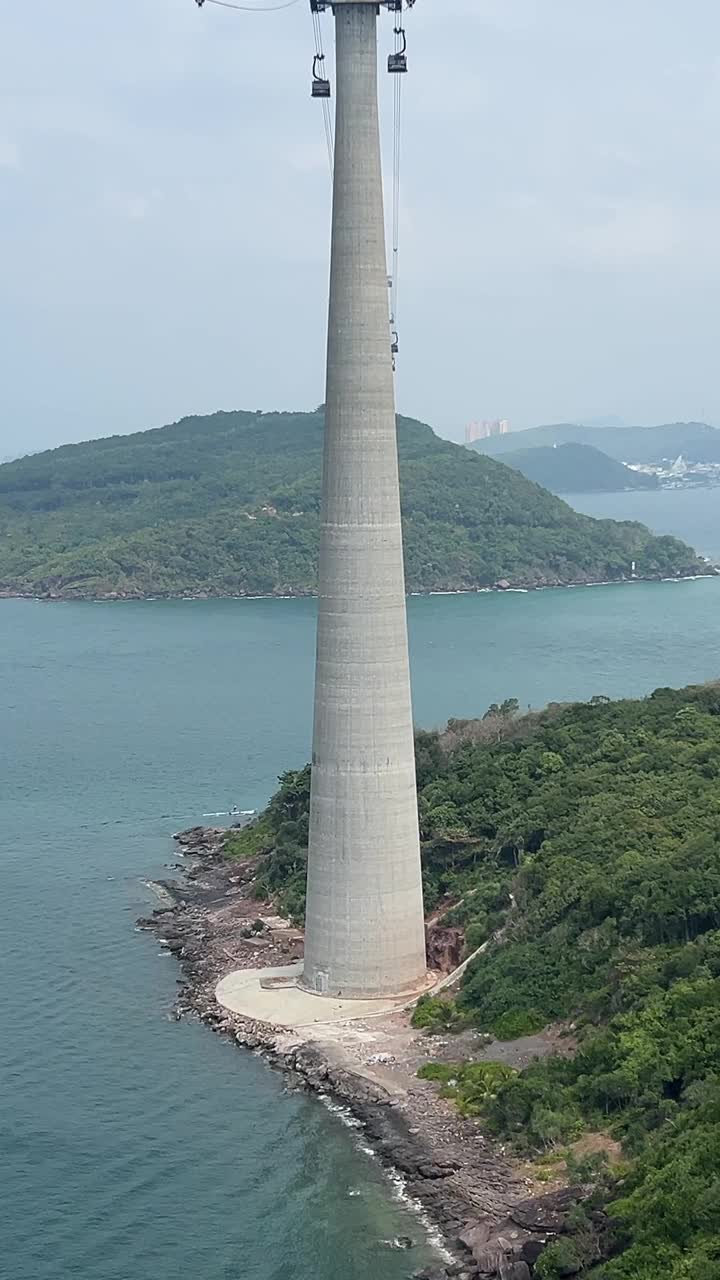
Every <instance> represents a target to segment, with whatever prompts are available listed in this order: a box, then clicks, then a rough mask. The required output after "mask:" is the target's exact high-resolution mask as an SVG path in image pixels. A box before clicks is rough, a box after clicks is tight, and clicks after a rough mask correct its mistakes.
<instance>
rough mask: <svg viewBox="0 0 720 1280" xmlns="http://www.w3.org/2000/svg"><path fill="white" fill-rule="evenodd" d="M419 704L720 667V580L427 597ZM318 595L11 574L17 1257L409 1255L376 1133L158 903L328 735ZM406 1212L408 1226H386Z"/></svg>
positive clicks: (12, 1142) (97, 1278)
mask: <svg viewBox="0 0 720 1280" xmlns="http://www.w3.org/2000/svg"><path fill="white" fill-rule="evenodd" d="M409 611H410V628H411V645H412V654H413V679H414V690H415V708H416V718H417V720H418V722H419V723H422V724H425V725H432V724H439V723H441V722H444V721H445V720H446V719H447V718H448V717H449V716H453V715H455V716H467V715H473V714H482V712H483V711H484V710H485V708H486V707H487V705H488V703H489V702H491V701H496V700H499V699H502V698H505V697H513V696H515V697H518V698H519V700H520V702H521V704H522V705H527V704H529V703H532V704H533V705H535V706H538V705H542V704H543V703H544V702H547V701H548V700H550V699H559V700H564V699H569V698H578V697H589V696H591V695H592V694H594V693H602V694H608V695H632V694H641V693H645V692H648V691H650V690H651V689H652V688H653V687H655V686H657V685H667V684H683V683H688V682H691V681H700V680H705V679H709V678H711V677H714V676H718V675H720V580H718V579H715V580H705V581H696V582H686V583H679V584H662V585H648V584H637V585H633V586H627V587H604V588H602V589H598V590H587V589H584V588H578V589H572V590H565V591H547V592H542V593H537V594H529V595H522V594H513V595H507V596H503V595H491V594H486V595H477V596H458V597H443V598H437V597H436V598H432V599H413V600H412V601H411V602H410V606H409ZM314 619H315V606H314V602H312V601H309V600H295V601H262V600H261V601H216V602H212V601H207V602H199V601H198V602H182V601H175V602H146V603H130V604H98V605H93V604H37V603H33V602H26V601H0V823H1V828H0V829H1V830H2V834H3V841H2V849H1V851H0V859H1V860H2V879H3V893H2V896H1V897H0V940H1V941H0V947H1V948H2V951H1V954H2V960H3V964H2V976H3V1019H2V1032H3V1034H2V1037H1V1038H0V1141H1V1143H2V1154H3V1174H4V1177H3V1196H2V1198H1V1199H0V1239H2V1245H3V1262H4V1270H5V1272H6V1273H7V1275H8V1276H12V1277H13V1280H67V1278H72V1280H171V1278H172V1280H177V1278H178V1277H187V1280H241V1278H242V1280H281V1278H282V1280H336V1277H338V1276H342V1277H343V1280H361V1278H362V1280H365V1278H366V1277H367V1276H370V1275H372V1276H373V1277H374V1278H376V1280H401V1278H404V1277H406V1276H408V1275H409V1274H411V1273H412V1271H413V1270H414V1269H416V1268H417V1267H420V1266H424V1265H427V1264H428V1263H429V1262H430V1261H431V1260H432V1256H433V1255H432V1251H431V1248H430V1246H429V1244H428V1242H427V1240H426V1238H425V1233H424V1230H423V1228H422V1226H421V1224H420V1223H419V1221H418V1219H417V1218H416V1217H415V1216H414V1215H413V1214H412V1213H411V1212H410V1211H409V1210H408V1209H406V1208H404V1207H403V1206H402V1204H401V1203H400V1202H399V1201H398V1200H397V1199H395V1198H393V1190H392V1186H391V1184H390V1182H389V1181H388V1180H387V1179H386V1178H385V1176H384V1175H383V1174H382V1172H381V1170H380V1168H379V1166H378V1165H377V1163H376V1162H375V1161H374V1160H372V1159H371V1158H370V1157H369V1156H368V1155H367V1154H366V1153H364V1152H363V1151H362V1150H360V1149H359V1147H358V1143H357V1135H356V1134H355V1133H354V1132H353V1131H352V1130H351V1129H348V1128H347V1127H346V1126H345V1125H344V1124H343V1123H342V1119H341V1118H340V1117H339V1116H338V1115H336V1114H333V1112H332V1111H330V1110H328V1109H327V1108H326V1107H323V1106H322V1105H321V1104H320V1103H319V1102H318V1101H317V1100H315V1099H311V1098H307V1097H304V1096H302V1095H297V1094H288V1093H287V1092H286V1091H285V1086H284V1082H283V1079H282V1077H281V1076H279V1075H278V1074H276V1073H273V1072H272V1071H270V1070H269V1069H268V1068H267V1067H266V1066H265V1065H264V1064H263V1063H262V1062H261V1061H260V1060H259V1059H257V1058H255V1057H253V1056H252V1055H249V1054H246V1053H241V1052H239V1051H237V1050H235V1049H234V1048H232V1047H231V1046H230V1045H229V1044H227V1043H225V1042H224V1041H222V1040H220V1039H219V1038H216V1037H213V1036H212V1035H211V1034H210V1033H209V1032H208V1031H207V1030H205V1029H204V1028H202V1027H200V1026H199V1025H197V1024H193V1023H184V1022H183V1023H180V1024H176V1023H175V1022H173V1021H170V1020H169V1018H168V1014H169V1010H170V1008H171V1005H172V1002H173V998H174V994H175V990H176V980H177V977H178V972H177V969H176V966H175V964H174V962H173V961H172V960H171V959H170V958H169V957H167V956H164V955H161V954H159V952H158V947H157V944H156V943H155V942H154V941H153V940H152V938H151V937H149V936H148V935H147V934H138V933H136V932H135V931H134V922H135V919H136V917H137V916H138V915H140V914H143V913H146V912H147V910H148V909H149V908H150V907H152V906H154V905H156V903H155V899H154V897H153V895H152V892H151V890H150V889H149V888H148V887H147V886H146V885H145V884H144V883H143V881H144V880H146V879H152V878H153V877H155V876H163V875H167V874H168V871H167V869H166V868H165V867H164V865H163V864H164V863H166V862H168V861H172V860H174V857H175V852H174V849H173V846H172V843H171V841H170V838H169V837H170V834H171V833H172V831H174V830H176V829H178V828H179V827H182V826H186V825H189V824H190V823H192V822H196V821H200V820H201V818H202V814H203V813H206V812H216V811H219V810H223V809H229V808H230V807H231V805H233V804H237V805H238V807H239V808H241V809H248V808H255V807H257V806H259V805H261V804H262V803H263V801H264V800H265V799H266V798H267V796H268V794H269V792H270V791H271V789H272V787H273V784H274V780H275V777H276V775H277V774H278V773H279V772H280V771H281V770H282V769H285V768H288V767H290V766H293V765H297V764H300V763H302V762H304V761H305V760H306V758H307V756H308V752H309V741H310V717H311V703H312V687H311V682H312V662H313V648H314ZM399 1236H411V1237H412V1238H413V1240H414V1241H415V1242H416V1245H415V1248H414V1249H413V1250H412V1251H410V1252H404V1251H401V1250H397V1249H393V1248H391V1247H389V1246H388V1245H387V1244H386V1243H383V1242H384V1241H391V1240H393V1239H394V1238H396V1237H399Z"/></svg>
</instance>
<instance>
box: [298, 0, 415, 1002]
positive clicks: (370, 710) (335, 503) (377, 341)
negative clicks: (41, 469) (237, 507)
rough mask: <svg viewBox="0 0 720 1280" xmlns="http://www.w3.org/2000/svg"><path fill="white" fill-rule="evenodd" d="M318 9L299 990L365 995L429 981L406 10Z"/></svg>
mask: <svg viewBox="0 0 720 1280" xmlns="http://www.w3.org/2000/svg"><path fill="white" fill-rule="evenodd" d="M310 4H311V9H312V10H313V14H314V15H316V14H318V13H321V12H323V11H324V10H325V9H327V8H330V9H332V12H333V14H334V17H335V32H336V86H335V88H336V118H335V147H334V180H333V214H332V251H331V270H330V308H329V323H328V350H327V387H326V409H325V450H324V463H323V487H322V515H321V535H320V580H319V608H318V633H317V665H316V677H315V718H314V733H313V754H312V791H311V803H310V844H309V858H308V891H307V916H306V934H305V968H304V974H303V977H302V979H301V985H302V986H303V987H305V988H306V989H307V990H309V991H313V992H315V993H317V994H318V995H327V996H334V997H341V996H342V997H344V998H346V999H354V998H358V999H359V998H365V999H368V998H374V997H377V998H383V997H388V996H394V995H402V994H405V993H408V994H411V993H413V992H417V991H419V990H420V989H422V988H423V987H424V985H425V982H426V958H425V930H424V918H423V902H422V878H421V867H420V847H419V836H418V814H417V792H416V783H415V758H414V743H413V719H412V707H411V699H410V672H409V661H408V640H407V618H406V603H405V578H404V567H403V546H402V530H401V522H400V490H399V484H398V460H397V437H396V423H395V391H394V379H393V365H394V353H395V351H396V350H397V336H396V334H394V333H393V331H392V325H393V323H394V321H393V320H391V317H390V314H389V307H388V275H387V258H386V245H385V220H384V208H383V184H382V173H381V159H380V133H379V118H378V116H379V113H378V74H377V70H378V43H377V25H378V15H379V11H380V9H381V8H385V9H389V10H391V11H392V12H394V13H400V12H401V10H402V8H403V3H402V0H380V3H377V2H376V0H373V2H369V0H310ZM395 34H396V52H395V53H394V54H393V55H391V58H390V63H389V68H388V69H389V70H390V71H394V72H404V71H406V70H407V58H406V56H405V39H404V33H403V32H402V30H401V20H400V22H399V23H398V24H397V25H396V32H395ZM398 37H402V45H400V44H399V43H398ZM318 78H319V77H318V72H317V64H316V66H315V79H314V86H315V84H316V83H317V81H318ZM326 84H327V82H324V84H323V88H322V90H320V91H318V90H317V89H316V88H315V87H314V88H313V96H315V97H321V96H327V95H326V89H325V85H326Z"/></svg>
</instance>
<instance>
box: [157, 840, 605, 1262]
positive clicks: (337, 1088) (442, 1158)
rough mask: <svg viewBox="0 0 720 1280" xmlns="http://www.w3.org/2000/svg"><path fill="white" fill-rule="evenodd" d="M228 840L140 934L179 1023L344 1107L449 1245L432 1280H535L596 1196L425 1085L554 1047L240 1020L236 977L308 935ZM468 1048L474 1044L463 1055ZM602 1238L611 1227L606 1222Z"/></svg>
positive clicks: (438, 942) (442, 960)
mask: <svg viewBox="0 0 720 1280" xmlns="http://www.w3.org/2000/svg"><path fill="white" fill-rule="evenodd" d="M224 835H225V833H224V831H223V830H220V829H217V828H206V827H197V828H193V829H191V830H189V831H185V832H181V833H179V834H178V835H177V836H176V837H175V839H176V840H177V842H178V844H179V847H180V850H181V852H182V854H183V855H184V861H183V863H182V864H180V868H181V870H182V876H181V878H180V879H179V880H170V881H162V882H161V883H160V884H159V885H158V886H157V888H158V890H159V891H160V896H161V902H162V905H161V906H160V907H159V908H158V909H157V910H155V911H154V912H153V913H152V915H151V916H150V917H148V918H145V919H143V920H141V921H139V924H140V926H141V927H142V928H144V929H148V930H151V931H152V932H153V933H154V934H155V935H156V936H157V938H158V939H159V940H160V942H161V944H162V946H163V947H165V948H167V950H168V951H170V952H171V953H172V954H173V955H174V956H175V957H176V959H177V961H178V963H179V965H180V967H181V971H182V975H183V976H182V980H181V983H180V989H179V993H178V997H177V1000H176V1003H175V1007H174V1011H173V1016H174V1017H175V1018H177V1019H181V1018H183V1017H186V1016H196V1017H199V1018H200V1019H201V1020H202V1021H203V1022H204V1023H205V1024H206V1025H207V1026H208V1027H209V1028H210V1029H211V1030H212V1031H214V1032H216V1033H217V1034H219V1035H223V1036H226V1037H228V1038H229V1039H231V1040H233V1041H234V1042H235V1043H236V1044H237V1045H239V1046H241V1047H242V1048H245V1049H250V1050H253V1051H255V1052H258V1053H260V1054H262V1056H263V1057H264V1058H265V1059H266V1060H267V1061H268V1063H270V1064H271V1065H272V1066H274V1067H276V1068H277V1069H279V1070H281V1071H283V1072H285V1073H287V1075H288V1077H289V1078H290V1080H291V1081H292V1082H293V1083H294V1084H295V1085H296V1086H297V1087H302V1088H306V1089H308V1090H310V1091H312V1092H314V1093H316V1094H319V1095H321V1096H324V1097H329V1098H332V1099H334V1100H335V1101H336V1102H338V1103H340V1104H342V1106H343V1107H345V1108H346V1109H347V1111H348V1112H349V1113H350V1114H351V1115H352V1116H353V1117H354V1118H355V1122H357V1123H359V1124H360V1125H361V1126H362V1129H363V1131H364V1134H365V1137H366V1139H367V1141H368V1143H369V1144H370V1145H371V1146H372V1148H373V1150H374V1151H375V1153H376V1154H377V1156H378V1158H379V1159H380V1160H381V1161H382V1162H383V1163H384V1164H385V1165H386V1166H387V1167H389V1168H392V1169H394V1170H396V1171H398V1172H399V1173H400V1174H401V1175H402V1177H403V1179H404V1181H405V1186H406V1191H407V1194H408V1195H409V1196H410V1197H411V1198H412V1200H414V1201H415V1202H416V1203H417V1204H418V1205H419V1206H420V1207H421V1208H422V1210H423V1211H424V1213H425V1214H426V1215H427V1217H428V1218H429V1219H430V1220H431V1221H432V1223H433V1224H434V1225H435V1226H436V1227H437V1229H438V1231H439V1232H440V1233H441V1236H442V1239H443V1241H444V1242H445V1245H446V1249H447V1257H446V1259H445V1260H444V1261H439V1262H438V1265H437V1267H435V1268H430V1269H429V1270H428V1271H425V1272H423V1273H422V1277H423V1280H447V1278H448V1277H451V1276H455V1277H461V1278H462V1280H480V1278H481V1277H482V1278H486V1277H487V1278H488V1280H490V1278H491V1277H495V1278H497V1280H532V1277H533V1276H534V1275H535V1264H536V1262H537V1260H538V1258H539V1257H540V1256H541V1254H542V1252H543V1249H544V1248H545V1246H546V1244H547V1243H548V1242H550V1241H552V1240H555V1239H557V1237H558V1236H562V1235H564V1234H566V1233H568V1232H571V1230H572V1227H571V1221H572V1212H571V1211H572V1209H573V1207H574V1206H576V1205H577V1204H578V1202H580V1201H583V1200H585V1199H586V1198H587V1195H588V1188H585V1187H583V1186H575V1187H567V1186H564V1185H563V1184H562V1181H558V1182H556V1184H555V1185H553V1186H552V1187H551V1188H548V1186H547V1184H545V1185H542V1184H540V1183H539V1182H537V1181H536V1179H535V1177H534V1174H533V1170H532V1168H531V1167H530V1166H522V1165H520V1164H519V1163H518V1162H517V1161H516V1160H514V1159H513V1158H512V1157H511V1156H510V1155H509V1154H508V1153H507V1152H506V1151H505V1150H504V1149H503V1148H501V1147H498V1146H497V1145H495V1144H493V1143H492V1142H491V1141H489V1140H488V1139H487V1137H486V1136H485V1135H484V1134H483V1132H482V1127H481V1124H480V1122H479V1121H478V1120H476V1119H472V1118H464V1117H462V1116H461V1115H460V1114H459V1113H458V1111H457V1110H456V1108H455V1106H454V1104H453V1103H451V1102H449V1101H447V1100H445V1099H443V1098H441V1097H440V1096H439V1094H438V1092H437V1091H436V1088H435V1086H434V1085H433V1084H431V1083H430V1082H427V1081H424V1080H419V1079H418V1078H417V1071H418V1068H419V1067H420V1066H421V1065H422V1063H423V1062H426V1061H428V1060H429V1059H433V1060H436V1061H437V1060H440V1061H442V1060H443V1059H444V1060H446V1061H452V1060H455V1059H457V1058H458V1057H463V1058H467V1057H475V1058H476V1060H478V1061H480V1060H499V1061H503V1062H508V1063H510V1064H511V1065H514V1066H522V1065H525V1064H526V1063H527V1062H529V1061H530V1060H531V1058H532V1057H534V1056H538V1055H542V1054H545V1053H548V1052H551V1051H552V1050H553V1049H556V1048H557V1047H558V1046H557V1043H556V1040H555V1038H554V1037H553V1035H552V1033H543V1034H542V1035H540V1036H532V1037H525V1038H524V1039H522V1040H518V1041H515V1042H512V1043H510V1044H508V1043H498V1042H490V1043H488V1042H487V1039H488V1038H487V1037H483V1036H480V1035H478V1034H477V1033H475V1032H466V1033H464V1034H463V1036H462V1037H452V1040H448V1039H444V1038H441V1037H438V1036H432V1037H430V1036H428V1035H427V1034H425V1033H422V1032H419V1031H417V1030H414V1029H413V1028H412V1027H411V1026H410V1016H409V1012H408V1011H405V1010H403V1011H395V1012H393V1013H390V1014H384V1015H380V1016H373V1017H371V1018H364V1019H355V1020H353V1021H352V1022H345V1023H341V1024H338V1023H335V1024H333V1025H332V1026H331V1025H330V1024H314V1025H313V1026H312V1027H310V1028H303V1029H302V1032H301V1033H300V1032H298V1031H297V1030H289V1029H288V1028H284V1027H279V1026H271V1025H268V1024H267V1023H259V1022H256V1021H251V1020H249V1019H246V1018H242V1017H240V1016H238V1015H237V1014H234V1013H231V1012H229V1011H228V1010H227V1009H226V1008H223V1007H222V1006H221V1005H220V1004H219V1003H218V1001H217V999H216V995H215V991H216V987H217V984H218V982H219V981H220V980H221V979H222V978H223V977H225V976H226V975H227V974H229V973H231V972H233V971H235V970H238V969H252V968H267V967H271V966H280V965H287V964H290V963H292V962H294V961H297V960H298V959H300V958H301V956H302V950H303V938H302V933H301V932H300V931H299V930H297V929H294V928H292V927H291V926H290V925H289V924H288V922H287V921H285V920H283V919H280V918H279V917H278V916H277V915H275V914H274V912H273V908H272V905H271V904H270V903H267V902H261V901H258V899H257V898H256V897H255V895H254V885H253V880H254V865H253V863H252V862H245V863H241V862H238V861H232V860H229V859H227V858H226V857H225V855H224V852H223V849H224ZM450 932H452V931H448V930H444V931H443V930H437V929H433V928H432V927H431V928H430V930H429V938H428V943H429V954H430V955H431V957H432V962H433V963H434V964H435V965H436V966H438V967H447V968H449V969H452V968H453V966H454V965H455V963H456V962H457V958H458V954H459V942H458V939H457V938H453V937H450V936H445V935H447V934H449V933H450ZM459 1040H462V1042H463V1043H462V1044H460V1043H459ZM597 1217H598V1221H597V1228H598V1238H600V1236H601V1235H602V1229H603V1226H604V1222H602V1221H600V1219H601V1218H602V1215H597Z"/></svg>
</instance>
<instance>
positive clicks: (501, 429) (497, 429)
mask: <svg viewBox="0 0 720 1280" xmlns="http://www.w3.org/2000/svg"><path fill="white" fill-rule="evenodd" d="M511 431H512V427H511V426H510V421H509V419H508V418H493V419H487V418H486V419H485V421H484V422H469V423H468V425H467V426H466V428H465V443H466V444H474V442H475V441H476V440H489V439H490V437H491V436H506V435H508V434H509V433H510V432H511Z"/></svg>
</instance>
